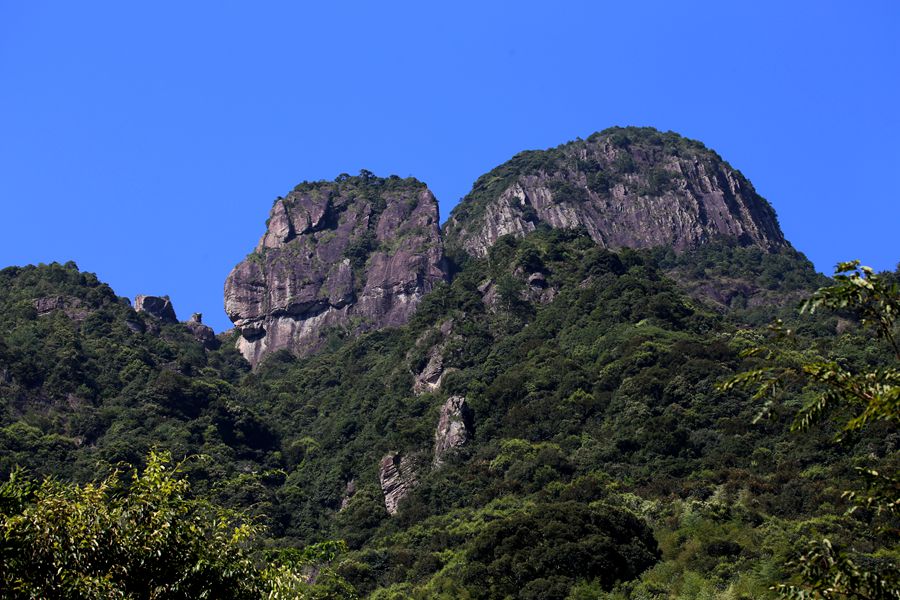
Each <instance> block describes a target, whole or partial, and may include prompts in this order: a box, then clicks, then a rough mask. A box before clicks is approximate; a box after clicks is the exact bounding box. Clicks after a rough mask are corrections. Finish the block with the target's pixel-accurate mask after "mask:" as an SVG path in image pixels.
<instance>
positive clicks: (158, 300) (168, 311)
mask: <svg viewBox="0 0 900 600" xmlns="http://www.w3.org/2000/svg"><path fill="white" fill-rule="evenodd" d="M134 310H136V311H137V312H142V313H146V314H148V315H150V316H151V317H153V318H155V319H159V320H160V321H162V322H164V323H177V322H178V318H177V317H176V316H175V309H174V308H173V307H172V302H171V301H170V300H169V297H168V296H144V295H139V296H137V297H135V299H134Z"/></svg>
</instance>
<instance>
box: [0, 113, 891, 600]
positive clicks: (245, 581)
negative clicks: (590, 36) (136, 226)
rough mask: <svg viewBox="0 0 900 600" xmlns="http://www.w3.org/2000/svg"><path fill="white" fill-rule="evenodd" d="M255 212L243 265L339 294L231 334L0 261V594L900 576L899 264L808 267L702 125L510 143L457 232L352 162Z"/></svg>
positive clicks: (740, 593)
mask: <svg viewBox="0 0 900 600" xmlns="http://www.w3.org/2000/svg"><path fill="white" fill-rule="evenodd" d="M397 198H402V200H398V199H397ZM663 209H666V210H663ZM279 211H280V212H279ZM292 211H293V212H292ZM691 211H696V214H695V213H692V212H691ZM742 211H743V212H742ZM673 215H674V217H673ZM353 219H357V221H353ZM560 219H563V220H564V222H563V225H565V224H566V223H571V222H578V223H581V225H579V226H573V227H569V226H562V225H561V224H560V223H561V221H560ZM666 219H670V220H669V221H666ZM692 219H693V220H692ZM685 222H687V225H684V223H685ZM355 223H356V224H357V225H358V226H357V225H355ZM598 224H600V225H602V226H603V227H605V228H606V229H605V230H603V229H601V228H599V225H598ZM266 226H267V233H266V235H265V236H264V237H263V239H262V240H261V241H260V244H259V246H258V247H257V250H256V251H254V252H253V253H251V254H250V255H249V256H248V258H247V260H246V261H245V262H244V263H241V265H239V267H241V268H243V269H244V270H243V271H241V272H240V273H239V275H240V276H241V277H238V278H235V279H233V280H231V279H230V281H231V284H233V285H232V288H231V290H232V293H233V294H238V293H244V292H245V291H246V290H247V289H251V291H252V290H258V289H262V288H263V287H264V284H263V283H259V282H258V281H257V280H258V279H259V280H264V279H265V277H267V276H269V275H271V273H268V275H267V273H266V271H265V270H266V269H270V270H271V269H279V271H278V274H279V277H282V279H281V280H279V281H278V282H277V285H276V286H275V287H277V288H278V290H279V293H280V292H281V291H283V290H285V289H288V288H290V287H291V286H292V285H294V284H295V283H296V282H297V281H301V283H299V284H297V286H299V287H300V288H302V289H303V290H307V288H305V287H303V286H311V285H313V283H315V282H311V279H312V276H310V277H307V276H308V275H310V273H312V275H315V276H318V277H319V284H322V282H323V281H324V282H326V283H328V285H332V284H333V285H334V286H335V289H338V288H340V290H344V291H340V293H339V292H334V291H333V290H329V289H325V287H327V286H324V284H322V285H323V286H324V287H323V289H313V288H309V289H313V292H310V293H309V294H308V295H307V296H303V297H302V298H300V299H299V300H296V299H294V300H292V302H293V304H291V303H288V302H286V303H285V304H283V305H279V306H274V302H275V301H274V300H272V297H271V295H270V296H262V295H261V296H259V297H258V298H256V299H252V300H253V301H252V302H251V301H246V298H244V299H242V300H241V301H242V302H243V304H242V305H240V306H239V307H238V308H237V309H235V310H234V315H232V314H229V316H230V317H231V318H232V321H233V322H235V324H236V328H235V329H232V330H229V331H226V332H223V333H221V334H219V335H218V336H215V337H214V338H213V337H212V336H211V334H210V335H206V336H204V335H198V331H199V329H198V328H199V327H200V325H199V317H198V318H197V319H196V320H192V321H191V322H185V323H179V322H176V321H175V319H174V315H173V318H172V319H169V320H167V319H163V318H159V315H154V314H152V313H150V312H148V311H146V310H136V308H137V307H136V306H134V307H133V306H132V304H131V302H129V300H128V299H126V298H122V297H119V296H118V295H117V294H116V292H115V291H114V290H113V289H112V288H110V286H109V285H107V284H105V283H103V282H101V281H100V280H98V278H97V277H96V276H95V275H94V274H92V273H90V272H86V271H82V270H81V269H79V267H78V266H77V265H76V264H74V263H72V262H67V263H65V264H60V263H52V264H40V265H31V266H23V267H8V268H5V269H3V270H0V314H2V315H3V319H2V321H0V597H2V598H9V599H16V600H18V599H56V598H59V599H70V598H71V599H85V600H88V599H91V600H93V599H98V600H99V599H108V598H123V599H147V600H150V599H159V600H168V599H194V598H209V599H220V598H221V599H229V598H234V599H238V598H240V599H244V598H254V599H255V598H264V599H269V600H275V599H289V598H308V599H332V598H334V599H341V598H344V599H351V598H370V599H373V600H410V599H412V600H425V599H431V598H439V599H440V598H443V599H448V600H450V599H472V600H493V599H499V600H506V599H523V600H525V599H528V600H587V599H599V600H626V599H632V600H664V599H687V600H712V599H724V600H757V599H765V598H794V599H813V598H820V599H862V600H867V599H895V600H896V599H900V543H898V542H900V537H898V536H900V521H898V514H897V510H898V502H900V500H898V498H900V478H898V474H897V467H898V462H900V432H898V419H900V321H898V317H900V267H898V269H897V270H896V271H894V272H881V273H876V272H875V271H873V270H872V269H870V268H868V267H866V266H864V265H863V264H861V263H860V262H858V261H850V262H846V263H842V264H839V265H837V266H836V269H835V272H834V274H833V275H832V276H831V277H826V276H824V275H822V274H820V273H817V272H816V270H815V269H814V267H813V265H812V264H811V263H810V262H809V261H808V260H807V259H806V257H805V256H804V255H803V254H801V253H800V252H798V251H797V250H795V249H794V248H793V247H791V245H790V244H789V243H788V242H787V241H786V240H784V238H783V235H782V234H781V232H780V229H779V228H778V224H777V220H776V218H775V213H774V210H773V209H772V208H771V206H769V205H768V203H766V202H765V200H763V199H762V198H761V197H759V196H758V195H757V194H756V192H755V191H754V190H753V188H752V185H750V183H749V182H748V181H747V180H746V179H745V178H744V177H743V176H742V175H741V174H740V173H739V172H737V171H734V170H733V169H731V167H730V166H728V165H727V163H724V162H723V161H721V159H720V158H719V157H718V156H717V155H715V153H712V152H711V151H709V150H707V149H706V148H705V147H704V146H703V145H702V144H700V143H699V142H692V141H690V140H686V139H684V138H681V137H680V136H677V135H676V134H673V133H671V132H669V133H665V134H663V133H660V132H658V131H656V130H652V129H637V128H615V129H612V130H607V131H605V132H601V133H599V134H594V135H593V136H591V137H590V138H588V139H587V140H579V141H577V142H571V143H569V144H565V145H563V146H560V147H558V148H554V149H551V150H548V151H544V152H526V153H522V154H519V155H516V156H515V157H514V158H513V159H512V160H511V161H509V162H508V163H506V164H504V165H501V166H500V167H498V168H497V169H494V170H493V171H491V172H490V173H488V174H487V175H485V176H483V177H481V178H480V179H478V180H477V181H476V183H475V185H474V186H473V188H472V192H471V193H470V195H469V196H468V197H467V198H465V199H464V200H463V201H462V202H461V203H460V205H459V206H458V207H457V209H455V210H454V211H453V213H452V214H451V216H450V219H449V220H448V221H447V224H446V226H445V227H444V229H443V231H442V230H441V229H440V228H439V225H438V223H437V203H436V200H435V199H434V197H433V196H432V195H431V193H430V192H429V191H428V190H427V188H426V187H425V185H424V184H422V183H421V182H419V181H418V180H414V179H411V178H410V179H400V178H399V177H390V178H387V179H382V178H378V177H375V176H374V175H373V174H372V173H369V172H367V171H364V172H363V173H361V174H360V176H358V177H350V176H348V175H341V176H339V177H338V179H337V180H335V182H313V183H309V182H304V183H303V184H300V185H299V186H297V187H296V188H295V189H294V190H293V191H292V192H291V193H290V194H289V196H288V197H287V198H281V197H279V198H278V199H277V200H276V202H275V204H274V206H273V209H272V214H271V216H270V219H269V221H268V222H267V224H266ZM628 226H631V227H635V228H638V229H640V231H639V232H638V233H640V235H643V236H644V239H645V241H646V240H649V241H646V243H642V244H639V245H638V246H637V247H634V248H632V247H627V244H622V243H614V242H615V240H625V241H627V240H630V239H638V238H633V237H629V236H633V234H634V232H629V231H626V229H627V227H628ZM354 227H356V229H354ZM391 228H393V229H391ZM719 230H728V231H731V230H734V231H740V232H742V233H741V235H737V236H736V235H725V234H724V233H723V234H722V235H714V233H715V232H716V231H719ZM386 232H387V233H386ZM391 232H393V233H394V234H397V232H402V235H399V234H398V235H395V236H394V237H393V238H392V237H391V235H390V234H391ZM711 232H712V233H711ZM504 233H505V234H504ZM634 235H637V234H634ZM304 236H305V237H304ZM442 236H443V237H442ZM609 236H619V237H617V238H614V237H609ZM667 236H668V237H667ZM442 240H443V241H442ZM660 240H663V241H665V242H666V243H659V241H660ZM444 241H446V253H444V252H443V249H441V248H438V247H437V246H438V245H439V244H442V243H444ZM638 241H641V240H640V239H638ZM341 244H344V246H343V247H342V246H341ZM282 250H283V252H282ZM416 252H419V254H416ZM317 253H318V254H317ZM425 254H427V255H428V256H433V257H434V258H435V259H436V260H437V259H439V261H438V262H439V265H426V266H427V267H429V268H431V267H434V268H433V269H432V270H431V271H427V272H426V270H425V269H424V268H422V269H421V270H419V271H415V269H417V268H420V267H422V264H423V262H424V259H422V258H421V256H423V255H425ZM298 257H299V258H298ZM322 257H325V258H322ZM852 258H853V257H848V259H852ZM326 259H327V260H326ZM297 260H303V261H306V262H304V263H303V264H304V265H305V268H307V269H308V272H304V273H300V275H299V276H297V274H296V273H294V271H292V269H293V268H294V267H292V266H291V264H292V263H291V261H297ZM329 261H330V262H329ZM404 261H405V262H404ZM397 265H400V266H397ZM395 267H396V268H395ZM438 267H439V268H438ZM404 268H406V269H407V271H405V272H403V275H404V276H406V274H408V273H412V274H413V276H411V277H410V278H409V280H404V285H405V286H406V287H402V289H401V290H400V291H399V292H393V293H394V296H393V297H388V296H386V295H385V296H377V295H372V294H374V293H375V292H373V291H372V290H376V292H378V293H380V291H379V290H381V289H382V288H381V287H379V286H382V287H383V286H386V285H387V284H385V281H388V282H391V281H394V280H389V279H388V276H389V275H390V276H393V274H395V272H397V271H403V269H404ZM236 269H237V268H236ZM373 273H374V274H373ZM385 273H387V275H385ZM375 274H381V275H377V276H376V275H375ZM230 277H231V276H230ZM292 277H294V279H291V278H292ZM378 277H381V279H378ZM427 277H432V278H433V282H434V284H433V285H431V281H432V280H428V285H427V286H426V285H425V284H424V283H422V282H423V281H425V280H426V278H427ZM241 278H243V279H241ZM329 278H330V279H329ZM266 281H269V280H266ZM269 284H271V281H269ZM227 285H228V284H227ZM242 285H243V286H245V287H243V288H242V287H241V286H242ZM271 285H274V284H271ZM416 286H419V287H416ZM422 289H425V290H426V293H422V294H421V296H416V295H415V293H418V292H415V290H422ZM228 290H229V288H227V287H226V295H227V294H228V293H229V291H228ZM235 290H237V291H236V292H235ZM410 290H412V291H410ZM414 292H415V293H414ZM254 293H255V292H254ZM303 293H306V292H305V291H304V292H303ZM297 294H298V296H301V295H302V294H300V292H297ZM366 294H369V295H368V296H367V295H366ZM259 298H262V299H259ZM360 298H363V299H366V301H367V302H376V300H377V302H385V303H387V302H389V301H395V300H397V299H398V298H399V300H397V301H398V302H407V303H409V302H413V301H415V302H416V304H415V306H414V308H415V310H414V311H410V312H409V313H408V315H407V316H406V317H404V319H402V324H400V325H397V324H396V323H391V326H381V327H371V326H370V327H368V328H367V327H366V321H365V318H366V317H369V318H374V317H377V316H378V315H379V313H378V310H380V308H378V307H380V306H381V305H379V304H377V302H376V303H375V304H370V305H368V306H369V313H368V314H367V315H366V314H364V315H362V316H357V315H355V314H354V313H351V312H349V311H350V310H351V309H352V308H353V307H352V303H353V302H354V301H357V300H359V299H360ZM372 298H375V299H376V300H372ZM411 299H412V300H411ZM289 300H290V298H289ZM254 302H255V303H256V304H254ZM267 303H268V304H267ZM227 304H228V298H227V297H226V306H227ZM270 305H271V306H270ZM372 306H375V307H376V308H378V310H375V309H371V307H372ZM404 306H408V305H404ZM260 307H262V308H260ZM402 307H403V306H401V308H402ZM257 310H258V312H260V313H262V312H265V310H268V311H269V313H267V314H266V315H263V316H260V314H257V313H256V312H253V311H257ZM241 311H243V312H241ZM292 311H293V312H292ZM341 311H343V312H341ZM235 315H237V316H235ZM242 315H249V316H248V317H247V319H246V320H244V316H242ZM334 315H338V316H339V317H341V318H343V320H334V321H325V320H324V319H326V318H332V317H334ZM347 315H349V316H347ZM373 315H374V317H373ZM344 317H346V318H344ZM407 317H408V318H407ZM334 318H335V319H337V317H334ZM265 319H270V320H269V321H266V320H265ZM278 319H281V320H282V322H289V323H291V325H290V326H291V327H293V326H294V325H295V324H296V323H304V324H306V323H309V322H312V321H313V320H314V319H320V322H325V323H331V325H328V326H327V327H325V328H323V329H322V330H321V331H319V333H320V334H321V335H320V337H318V338H310V339H314V342H315V344H316V346H315V348H314V351H309V352H296V351H295V352H292V351H291V350H292V348H291V347H290V346H289V345H282V346H281V349H278V348H274V349H270V350H267V347H264V345H263V342H260V339H261V336H263V335H266V332H265V329H264V328H265V327H269V326H270V323H272V322H276V321H277V320H278ZM239 322H240V323H245V324H246V323H250V324H251V325H250V326H246V328H245V329H244V330H242V329H241V325H240V324H239ZM276 324H277V323H276ZM251 334H252V339H251V338H249V337H248V336H250V335H251ZM268 335H270V336H272V337H273V338H274V337H275V334H274V333H273V332H270V333H269V334H268ZM242 336H243V337H242ZM264 341H265V343H268V338H266V340H264ZM272 343H273V344H274V343H275V342H272ZM242 344H244V346H243V347H244V348H245V349H246V348H247V347H248V346H247V344H257V345H256V346H254V347H253V348H254V349H253V351H254V352H257V351H258V350H259V349H260V348H262V349H263V350H267V351H266V352H264V353H262V352H261V351H260V353H258V354H255V355H254V356H258V357H259V356H261V357H262V358H261V359H260V360H259V362H258V363H257V362H253V363H252V364H253V366H252V367H251V363H250V362H248V359H245V356H247V355H246V354H243V355H242V354H241V351H240V348H241V347H242Z"/></svg>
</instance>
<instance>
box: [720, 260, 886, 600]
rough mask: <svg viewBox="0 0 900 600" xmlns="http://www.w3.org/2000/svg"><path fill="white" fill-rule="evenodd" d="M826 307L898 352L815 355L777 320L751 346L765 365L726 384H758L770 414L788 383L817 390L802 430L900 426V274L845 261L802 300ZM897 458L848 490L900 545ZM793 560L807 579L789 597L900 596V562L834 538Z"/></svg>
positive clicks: (856, 505)
mask: <svg viewBox="0 0 900 600" xmlns="http://www.w3.org/2000/svg"><path fill="white" fill-rule="evenodd" d="M821 309H825V310H831V311H835V312H839V313H849V314H850V315H852V316H854V317H855V318H856V319H857V320H858V321H859V323H860V324H861V325H862V327H863V328H864V329H865V330H867V331H871V332H872V333H873V334H874V336H875V338H876V339H878V340H881V341H882V342H883V343H884V345H885V347H886V348H887V354H888V355H889V356H890V358H889V359H888V361H887V362H888V364H887V366H878V367H875V368H870V369H865V370H854V369H851V368H849V367H846V366H843V365H842V364H841V362H840V361H839V360H837V359H826V358H821V357H818V356H810V355H809V354H807V353H804V352H802V351H798V350H796V349H794V348H793V347H792V345H791V338H792V332H791V331H790V330H786V329H785V328H784V326H783V324H782V323H780V322H777V323H776V324H775V325H774V326H773V330H774V332H775V334H776V338H775V342H774V343H773V344H770V345H767V346H755V347H753V348H750V349H749V350H746V351H745V352H744V353H743V354H744V356H757V357H761V358H762V359H763V360H764V362H765V365H764V366H763V367H760V368H757V369H753V370H749V371H745V372H743V373H740V374H739V375H737V376H734V377H732V378H730V379H729V380H727V381H725V382H724V383H723V384H722V385H721V386H720V387H721V388H722V389H723V390H730V389H732V388H735V387H755V388H756V391H755V393H754V398H757V399H762V398H767V404H766V410H764V413H763V414H765V413H766V412H767V409H768V408H770V407H771V405H772V403H773V402H774V401H775V400H777V398H778V395H777V394H778V392H779V391H780V390H781V389H783V388H784V387H785V386H786V385H789V384H791V383H795V384H799V385H800V386H803V387H805V388H807V389H812V390H814V392H815V393H814V394H813V399H812V401H810V402H808V403H807V404H806V405H805V406H803V408H801V409H800V411H799V412H798V413H797V415H796V418H795V419H794V423H793V425H792V429H793V430H795V431H797V430H806V429H808V428H809V427H811V426H813V425H814V424H815V423H818V422H821V421H822V420H823V419H825V418H826V417H828V416H833V417H835V418H836V419H837V420H838V422H839V425H840V426H841V431H842V433H847V432H851V431H852V432H859V431H860V430H862V429H863V428H864V427H865V426H866V425H867V424H871V423H873V422H882V423H886V424H888V425H890V426H896V425H897V423H898V421H900V345H898V339H900V336H898V317H900V291H898V286H897V283H896V281H894V280H893V279H892V278H891V277H890V275H880V274H876V273H875V272H874V270H873V269H871V268H870V267H865V266H860V263H859V261H852V262H845V263H840V264H838V265H837V268H836V270H835V274H834V284H833V285H831V286H826V287H823V288H820V289H819V290H817V291H816V292H815V293H814V294H813V295H812V296H811V297H810V298H809V299H808V300H806V301H805V302H804V303H803V305H802V306H801V311H804V312H809V313H813V312H815V311H818V310H821ZM892 454H893V455H896V454H897V451H894V452H893V453H892ZM893 458H896V456H894V457H893ZM895 464H896V460H890V461H884V465H885V468H883V469H875V468H866V469H859V471H860V475H861V477H862V478H863V479H864V481H865V487H864V490H856V491H847V492H845V493H844V497H845V498H846V499H847V500H849V501H850V502H851V503H852V504H853V508H852V509H851V512H852V511H854V510H857V509H860V508H864V509H866V510H868V511H870V512H871V513H873V514H874V515H875V516H876V517H879V518H881V522H880V524H879V528H880V529H881V530H882V531H883V532H884V533H885V535H886V536H887V537H888V538H889V539H890V540H892V542H893V543H894V545H895V546H896V545H897V542H898V541H900V536H898V535H897V529H896V523H895V519H896V516H897V509H898V506H900V478H898V477H897V475H896V473H895V467H894V466H893V465H895ZM793 566H795V567H796V570H797V575H798V579H799V580H800V581H801V583H800V584H799V585H791V584H782V585H780V586H778V587H777V589H778V590H779V591H780V592H781V594H782V595H783V596H784V597H787V598H796V599H798V600H799V599H807V598H861V599H900V567H898V566H897V565H896V564H893V565H892V564H886V565H878V564H872V563H871V562H868V563H867V564H864V563H863V561H861V560H858V559H854V557H853V556H852V555H851V553H849V552H846V551H839V550H837V549H835V548H834V547H833V546H832V544H831V542H830V541H829V540H828V539H821V540H816V541H813V542H811V543H810V544H809V547H808V549H807V551H806V552H805V553H804V554H803V555H802V556H800V557H799V558H798V559H797V560H796V561H795V562H794V564H793Z"/></svg>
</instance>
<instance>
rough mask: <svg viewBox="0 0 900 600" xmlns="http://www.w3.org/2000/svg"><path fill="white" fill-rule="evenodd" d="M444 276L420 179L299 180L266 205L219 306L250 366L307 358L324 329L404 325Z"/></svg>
mask: <svg viewBox="0 0 900 600" xmlns="http://www.w3.org/2000/svg"><path fill="white" fill-rule="evenodd" d="M445 278H446V268H445V266H444V258H443V245H442V242H441V233H440V229H439V227H438V205H437V201H436V200H435V198H434V196H433V195H432V193H431V192H430V191H429V190H428V188H427V187H425V185H424V184H422V183H421V182H418V181H416V180H413V179H399V178H396V177H392V178H388V179H381V178H377V177H373V176H371V175H369V174H363V175H360V176H359V177H342V178H339V179H338V180H337V181H335V182H317V183H306V184H301V185H300V186H297V188H296V189H295V190H294V191H293V192H291V193H290V194H288V195H287V197H285V198H279V199H278V200H277V201H276V202H275V205H274V206H273V208H272V211H271V214H270V217H269V221H268V224H267V230H266V233H265V234H264V235H263V236H262V239H260V241H259V244H258V245H257V248H256V250H255V251H254V253H253V254H251V255H250V256H248V257H247V259H246V260H244V261H243V262H241V263H240V264H238V265H237V266H236V267H235V268H234V269H233V270H232V272H231V274H230V275H229V276H228V279H227V280H226V282H225V310H226V312H227V313H228V316H229V318H231V320H232V322H233V323H234V324H235V326H236V327H237V328H238V329H239V330H240V332H241V338H240V340H239V343H238V347H239V349H240V350H241V352H242V354H243V355H244V356H245V357H246V358H247V360H248V361H250V362H251V364H253V365H254V366H255V365H257V364H259V362H260V361H261V360H262V359H263V358H264V357H265V356H266V355H267V354H269V353H271V352H275V351H277V350H282V349H287V350H290V351H291V352H292V353H294V354H297V355H305V354H308V353H310V352H312V351H315V350H316V349H317V348H319V347H320V346H321V345H322V343H323V342H324V340H325V338H326V336H327V335H328V333H329V331H333V330H335V329H337V330H341V331H345V332H350V333H358V332H362V331H366V330H370V329H377V328H380V327H385V326H396V325H402V324H404V323H406V322H407V320H408V319H409V317H410V316H411V315H412V314H413V312H414V311H415V308H416V306H417V304H418V303H419V300H420V299H421V298H422V296H423V295H425V294H426V293H428V292H429V291H431V289H432V287H433V286H434V285H435V284H436V283H437V282H439V281H441V280H443V279H445Z"/></svg>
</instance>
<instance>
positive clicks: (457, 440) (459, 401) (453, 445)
mask: <svg viewBox="0 0 900 600" xmlns="http://www.w3.org/2000/svg"><path fill="white" fill-rule="evenodd" d="M471 435H472V411H471V409H470V408H469V406H468V405H467V404H466V399H465V398H464V397H462V396H450V397H449V398H447V401H446V402H444V404H443V405H442V406H441V412H440V417H438V424H437V428H436V429H435V431H434V459H433V461H432V465H433V466H434V467H440V466H441V464H443V462H444V459H445V458H446V456H447V454H448V453H450V452H452V451H453V450H455V449H457V448H459V447H461V446H464V445H465V444H466V442H468V441H469V438H470V437H471Z"/></svg>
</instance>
